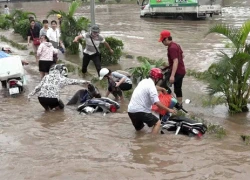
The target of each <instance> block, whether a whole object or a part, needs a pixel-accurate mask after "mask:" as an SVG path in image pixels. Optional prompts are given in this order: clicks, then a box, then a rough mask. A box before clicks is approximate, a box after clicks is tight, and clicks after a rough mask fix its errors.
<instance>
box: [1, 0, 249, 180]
mask: <svg viewBox="0 0 250 180" xmlns="http://www.w3.org/2000/svg"><path fill="white" fill-rule="evenodd" d="M224 4H225V5H226V6H232V7H225V8H223V15H222V16H218V17H213V18H212V19H207V20H205V21H174V20H168V19H158V18H157V19H149V18H147V19H141V18H140V17H139V7H138V6H136V5H131V4H130V5H124V4H123V5H98V6H97V9H96V22H97V23H98V24H100V25H101V28H102V33H103V34H104V35H105V36H114V37H117V38H120V39H122V40H123V41H124V44H125V49H124V51H125V52H127V53H128V54H132V55H134V56H138V55H142V56H147V57H151V58H155V59H158V58H166V49H165V48H164V47H163V46H162V44H161V43H158V42H157V40H158V38H159V32H160V31H161V30H162V29H169V30H171V32H172V35H173V38H174V40H175V41H176V42H178V43H179V44H180V45H181V46H182V47H183V50H184V52H185V64H186V66H187V68H189V69H195V70H204V69H206V68H207V67H208V66H209V65H210V64H211V63H212V62H214V61H216V57H217V53H218V52H219V51H220V50H226V49H225V48H224V47H225V43H226V41H225V40H224V39H223V37H221V36H219V35H209V36H207V37H205V36H204V34H205V33H206V32H207V31H208V29H209V27H211V26H212V25H214V24H217V23H228V24H230V25H233V26H240V25H241V24H242V23H243V22H244V21H245V20H247V19H248V17H249V16H250V11H249V9H250V1H249V0H248V1H237V3H235V1H231V2H229V1H225V2H224ZM9 7H10V8H19V9H20V8H23V9H25V10H28V11H32V10H34V9H35V8H36V13H37V16H38V18H41V19H43V18H44V17H45V16H46V12H47V11H48V10H50V9H52V8H53V9H64V10H65V9H67V4H65V3H54V2H37V3H30V2H29V3H14V4H9ZM81 14H83V15H85V16H87V17H89V8H88V7H86V6H85V7H82V8H81V9H80V10H79V15H81ZM2 33H3V31H1V34H2ZM6 34H7V35H9V37H11V38H13V39H15V41H20V42H23V41H22V40H21V38H20V37H18V36H17V35H13V34H11V33H10V32H7V33H6V32H5V35H6ZM1 44H4V43H1ZM14 51H16V52H18V51H17V50H15V49H14ZM19 53H21V56H22V57H23V58H24V59H28V60H29V61H30V62H31V63H30V65H29V66H27V67H25V69H26V73H27V79H28V82H29V83H28V86H27V88H26V92H24V94H22V95H21V96H19V97H17V98H10V97H8V96H7V95H6V94H7V93H6V92H5V91H4V90H3V89H0V98H1V100H0V179H1V180H22V179H25V180H26V179H30V180H40V179H41V180H44V179H53V180H68V179H72V180H82V179H105V180H106V179H107V180H113V179H119V180H120V179H121V180H122V179H143V180H144V179H150V180H151V179H169V180H170V179H183V180H190V179H197V180H229V179H230V180H236V179H240V180H248V179H249V176H250V172H249V169H250V158H249V153H250V147H249V146H247V145H244V143H243V142H242V141H241V139H240V135H241V134H250V131H249V127H250V123H249V117H250V115H249V113H245V114H240V115H235V116H230V115H228V113H227V109H226V107H224V106H222V105H221V106H216V107H214V108H204V107H202V106H201V101H200V99H201V97H202V96H203V95H204V93H205V87H206V86H205V85H204V84H202V83H201V82H198V81H196V80H195V79H193V78H191V77H186V78H185V80H184V88H183V89H184V97H185V98H191V99H192V103H191V104H189V105H185V108H186V109H187V110H189V111H190V112H191V113H194V114H196V115H198V116H200V117H202V118H204V119H205V120H207V121H209V122H213V123H218V124H221V125H223V127H225V128H226V130H227V133H228V135H227V137H225V138H223V139H221V140H220V139H216V138H215V137H213V136H212V135H206V136H205V137H204V138H202V139H195V138H189V137H185V136H181V135H180V136H174V135H173V134H171V133H169V134H167V135H158V136H151V135H150V134H148V133H146V134H145V133H136V132H135V130H134V128H133V126H132V125H131V122H130V120H129V118H128V116H127V114H126V113H124V112H123V110H122V111H120V112H119V113H116V114H108V115H106V116H105V117H104V116H102V114H93V115H79V114H78V112H76V111H75V107H66V108H65V110H64V111H61V112H50V113H44V111H43V109H42V107H41V106H40V105H39V103H38V101H37V99H36V98H33V99H32V100H31V101H30V102H28V101H27V98H26V97H27V95H28V93H29V92H30V91H31V90H32V89H33V88H34V87H35V86H36V85H37V84H38V82H39V79H40V78H39V73H38V72H37V71H38V68H37V67H36V65H35V63H34V57H31V56H27V53H28V52H26V51H25V52H24V51H21V52H19ZM66 58H67V60H72V61H73V60H74V61H75V62H77V63H80V59H79V58H76V57H72V56H69V57H66ZM137 64H138V63H137V62H136V60H133V59H122V60H121V62H120V67H119V66H117V67H116V68H118V67H119V68H123V69H125V68H127V67H130V66H135V65H137ZM112 68H115V67H112ZM92 71H93V70H92ZM93 72H94V71H93ZM80 88H82V87H80V86H70V87H66V88H64V89H63V90H62V95H61V98H62V100H63V101H64V102H67V100H68V99H69V98H70V97H71V96H72V95H73V93H74V92H76V91H77V90H78V89H80ZM147 131H149V129H147Z"/></svg>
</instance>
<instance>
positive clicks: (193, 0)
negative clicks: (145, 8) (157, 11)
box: [150, 0, 198, 7]
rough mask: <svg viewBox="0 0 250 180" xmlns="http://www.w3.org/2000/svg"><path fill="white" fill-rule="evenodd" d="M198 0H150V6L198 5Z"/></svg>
mask: <svg viewBox="0 0 250 180" xmlns="http://www.w3.org/2000/svg"><path fill="white" fill-rule="evenodd" d="M197 5H198V0H150V7H166V6H167V7H172V6H173V7H176V6H197Z"/></svg>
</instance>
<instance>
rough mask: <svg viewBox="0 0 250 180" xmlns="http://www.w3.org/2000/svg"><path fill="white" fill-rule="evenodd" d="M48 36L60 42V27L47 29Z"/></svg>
mask: <svg viewBox="0 0 250 180" xmlns="http://www.w3.org/2000/svg"><path fill="white" fill-rule="evenodd" d="M47 37H48V38H49V40H51V41H55V42H58V43H59V39H60V31H59V29H56V30H54V29H52V28H49V29H48V30H47Z"/></svg>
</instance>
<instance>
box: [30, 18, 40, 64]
mask: <svg viewBox="0 0 250 180" xmlns="http://www.w3.org/2000/svg"><path fill="white" fill-rule="evenodd" d="M40 30H41V28H40V27H39V26H36V25H35V21H34V20H31V21H30V28H29V30H28V32H27V36H28V46H29V44H30V40H33V41H34V40H36V39H38V40H39V35H40ZM32 45H33V50H34V53H35V56H36V62H37V63H38V57H37V49H38V46H39V44H36V45H35V44H34V42H33V43H32Z"/></svg>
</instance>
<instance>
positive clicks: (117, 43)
mask: <svg viewBox="0 0 250 180" xmlns="http://www.w3.org/2000/svg"><path fill="white" fill-rule="evenodd" d="M105 40H106V42H107V43H108V44H109V45H110V47H111V49H113V51H114V54H110V52H109V50H108V49H107V48H106V47H104V45H101V46H100V51H101V53H102V65H110V64H117V63H118V62H119V60H120V58H121V56H122V50H123V46H124V45H123V42H122V41H121V40H119V39H116V38H113V37H107V38H105Z"/></svg>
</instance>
